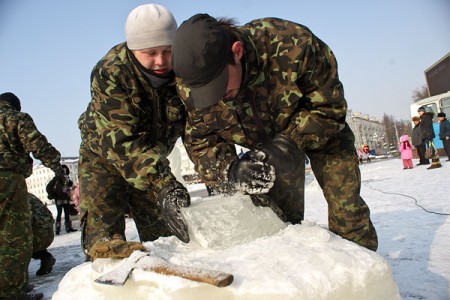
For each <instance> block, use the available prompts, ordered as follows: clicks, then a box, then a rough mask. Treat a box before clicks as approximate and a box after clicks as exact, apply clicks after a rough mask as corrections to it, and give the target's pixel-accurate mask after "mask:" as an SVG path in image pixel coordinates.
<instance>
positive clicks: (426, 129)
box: [417, 106, 442, 170]
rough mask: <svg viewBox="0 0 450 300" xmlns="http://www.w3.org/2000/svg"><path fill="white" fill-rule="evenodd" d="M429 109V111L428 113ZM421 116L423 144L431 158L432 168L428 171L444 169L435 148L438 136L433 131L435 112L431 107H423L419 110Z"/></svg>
mask: <svg viewBox="0 0 450 300" xmlns="http://www.w3.org/2000/svg"><path fill="white" fill-rule="evenodd" d="M427 109H428V110H429V111H427ZM417 112H418V113H419V116H420V134H421V136H422V140H423V143H424V144H425V146H426V147H427V150H426V152H427V153H429V154H428V157H429V158H431V166H429V167H428V168H427V169H428V170H432V169H436V168H440V167H442V165H441V162H440V160H439V154H438V152H437V150H436V147H434V143H433V139H434V137H435V136H436V134H435V133H434V129H433V115H434V112H433V111H432V110H430V108H429V107H424V106H421V107H419V108H418V109H417Z"/></svg>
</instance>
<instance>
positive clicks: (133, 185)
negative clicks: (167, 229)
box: [78, 43, 186, 248]
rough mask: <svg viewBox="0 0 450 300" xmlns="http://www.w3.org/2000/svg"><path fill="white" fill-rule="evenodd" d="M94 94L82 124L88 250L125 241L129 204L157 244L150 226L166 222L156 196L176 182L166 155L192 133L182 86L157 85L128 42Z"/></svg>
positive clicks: (100, 75) (106, 64)
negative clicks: (117, 238)
mask: <svg viewBox="0 0 450 300" xmlns="http://www.w3.org/2000/svg"><path fill="white" fill-rule="evenodd" d="M91 96H92V100H91V102H90V103H89V105H88V108H87V110H86V112H85V113H83V114H82V115H81V117H80V119H79V122H78V124H79V128H80V131H81V139H82V141H81V145H80V165H79V180H80V202H81V203H80V207H81V209H82V211H81V217H82V219H83V222H84V223H83V225H82V226H83V236H84V238H85V240H84V242H83V246H84V247H85V248H86V247H87V248H89V247H91V246H92V244H93V243H94V242H95V241H96V240H98V239H100V238H102V237H104V238H111V237H112V235H113V234H116V233H117V234H120V235H122V236H123V235H124V232H123V230H124V221H123V211H124V207H125V205H128V204H127V202H129V205H130V209H131V212H132V215H133V218H134V219H135V222H136V225H137V227H138V231H139V234H140V238H141V240H143V241H145V240H152V239H155V238H156V237H157V235H158V234H159V232H160V230H159V229H158V228H151V227H153V226H155V224H159V218H158V217H157V216H156V212H157V210H156V206H155V205H156V204H155V203H154V199H155V195H156V194H158V193H159V192H160V191H161V189H162V187H163V186H164V185H165V184H166V183H168V182H169V181H170V180H174V179H175V177H174V175H173V174H172V172H171V170H170V166H169V160H168V159H167V155H168V154H169V153H170V152H171V150H172V149H173V147H174V145H175V142H176V141H177V139H178V138H180V137H181V136H182V134H183V132H184V127H185V118H186V112H185V109H184V106H183V103H182V102H181V101H180V99H179V97H178V95H177V92H176V89H175V81H174V80H173V79H172V80H170V81H169V82H167V83H166V84H164V85H162V86H160V87H158V88H154V87H152V85H151V84H150V81H149V80H148V78H147V77H146V74H143V72H142V71H141V69H140V68H139V67H138V65H137V63H136V61H135V59H134V56H133V54H132V53H131V52H130V51H129V50H128V49H127V47H126V45H125V43H122V44H119V45H117V46H115V47H113V48H112V49H111V50H110V51H109V52H108V53H107V54H106V55H105V56H104V57H103V58H102V59H101V60H100V61H99V62H98V64H97V65H96V66H95V67H94V70H93V71H92V74H91ZM94 164H95V166H94ZM150 202H152V203H150ZM158 226H159V225H158Z"/></svg>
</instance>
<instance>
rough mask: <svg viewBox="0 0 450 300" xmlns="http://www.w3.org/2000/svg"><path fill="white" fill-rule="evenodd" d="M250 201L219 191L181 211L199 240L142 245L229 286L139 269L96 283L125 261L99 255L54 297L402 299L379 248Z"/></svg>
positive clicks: (69, 275) (167, 239)
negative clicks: (121, 281)
mask: <svg viewBox="0 0 450 300" xmlns="http://www.w3.org/2000/svg"><path fill="white" fill-rule="evenodd" d="M249 201H250V199H249V198H248V197H237V198H235V199H232V198H228V197H220V196H217V197H215V199H212V200H209V199H208V200H205V203H203V199H202V201H200V202H198V203H195V205H192V207H191V209H190V210H189V211H188V212H187V211H185V212H183V214H184V215H185V216H186V218H187V219H188V223H189V225H190V226H192V228H193V229H192V236H191V238H192V239H193V240H194V239H195V240H196V241H198V243H197V242H191V243H189V244H185V243H182V242H181V241H179V240H178V239H177V238H176V237H174V236H172V237H165V238H159V239H158V240H156V241H153V242H146V243H144V246H145V247H146V248H147V250H148V251H150V252H151V253H152V254H154V255H156V256H160V257H163V258H164V259H166V260H167V261H170V262H171V263H173V264H177V265H183V266H188V267H197V268H204V269H209V270H217V271H221V272H226V273H230V274H233V276H234V281H233V283H232V284H231V285H229V286H227V287H222V288H219V287H215V286H212V285H209V284H205V283H198V282H194V281H190V280H186V279H183V278H180V277H175V276H167V275H162V274H157V273H154V272H149V271H144V270H142V269H139V268H136V269H134V271H133V272H132V273H131V275H130V277H129V279H128V281H127V282H126V283H125V285H124V286H109V285H103V284H98V283H95V282H94V280H95V279H97V278H98V277H100V276H101V275H103V274H105V273H106V272H109V271H111V270H113V269H115V268H117V267H118V266H119V265H120V264H122V263H124V262H123V261H122V260H117V259H116V260H113V259H97V260H96V261H95V263H84V264H82V265H80V266H78V267H76V268H74V269H72V270H71V271H70V272H68V273H67V274H66V275H65V277H64V278H63V280H62V281H61V282H60V284H59V287H58V291H57V292H56V293H55V294H54V295H53V297H52V299H53V300H71V299H74V300H80V299H98V300H101V299H105V300H106V299H107V300H115V299H133V300H147V299H152V300H166V299H170V300H194V299H195V300H210V299H221V300H274V299H283V300H294V299H295V300H297V299H302V300H340V299H346V300H361V299H364V300H379V299H383V300H401V297H400V293H399V290H398V287H397V284H396V283H395V281H394V279H393V276H392V271H391V268H390V266H389V264H388V263H387V261H386V260H385V259H384V258H383V257H382V256H380V255H379V254H377V253H376V252H373V251H370V250H368V249H366V248H363V247H360V246H358V245H357V244H355V243H352V242H350V241H347V240H345V239H342V238H341V237H339V236H337V235H335V234H333V233H331V232H330V231H328V230H327V229H326V228H323V227H321V226H319V225H316V224H314V223H311V222H308V221H304V222H303V223H302V225H286V224H280V221H279V219H278V217H276V215H275V214H273V213H272V214H271V213H268V212H267V209H260V208H254V207H252V203H249ZM206 202H207V203H206ZM250 202H251V201H250ZM261 211H262V212H261ZM271 227H274V228H275V229H273V228H272V229H273V231H270V230H269V229H270V228H271ZM283 228H284V229H283ZM221 236H222V237H223V239H225V240H226V241H221V240H220V238H221ZM233 239H236V240H238V241H233Z"/></svg>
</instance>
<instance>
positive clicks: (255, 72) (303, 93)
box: [177, 18, 347, 181]
mask: <svg viewBox="0 0 450 300" xmlns="http://www.w3.org/2000/svg"><path fill="white" fill-rule="evenodd" d="M235 31H236V34H237V35H238V36H239V38H240V40H241V41H242V42H243V45H244V58H243V60H242V61H243V64H244V67H245V74H244V78H243V83H242V85H241V90H240V92H239V95H238V96H237V97H236V98H235V99H231V100H226V101H224V100H222V101H220V102H218V103H217V104H215V105H213V106H211V107H207V108H203V109H195V108H194V107H193V105H192V100H191V99H190V97H189V88H188V87H187V86H186V85H185V84H183V82H182V81H181V80H180V79H178V86H177V88H178V93H179V94H180V98H181V99H182V100H183V101H184V102H185V104H186V106H187V107H188V121H187V125H186V136H185V146H186V149H187V151H188V154H189V155H190V158H191V159H192V161H193V162H194V164H195V165H196V168H197V171H198V172H199V173H200V174H201V175H202V176H203V178H204V179H205V180H208V181H209V180H212V181H217V180H223V179H224V178H221V176H223V174H225V172H224V171H225V170H226V168H227V167H228V165H229V163H230V162H231V161H232V160H234V159H236V151H235V148H234V145H233V144H239V145H242V146H244V147H247V148H250V149H259V148H261V147H262V146H263V145H264V144H266V143H269V142H270V141H271V139H272V137H273V136H274V135H275V134H277V133H284V134H286V135H287V136H289V137H290V138H291V139H293V140H294V141H295V142H296V143H297V145H298V146H299V147H300V148H301V149H303V150H314V149H318V148H320V147H322V146H323V145H324V144H325V143H326V142H327V141H328V139H329V138H330V137H331V136H332V135H333V134H335V133H336V132H338V131H340V130H342V129H343V128H344V124H345V115H346V110H347V103H346V100H345V98H344V92H343V86H342V84H341V82H340V81H339V78H338V74H337V62H336V60H335V57H334V55H333V53H332V51H331V50H330V48H329V47H328V46H327V45H326V44H325V43H324V42H322V41H321V40H320V39H319V38H317V37H316V36H315V35H314V34H313V33H312V32H311V31H310V30H309V29H308V28H306V27H304V26H302V25H299V24H296V23H292V22H289V21H284V20H280V19H276V18H267V19H260V20H254V21H252V22H250V23H248V24H246V25H244V26H242V27H238V28H236V29H235Z"/></svg>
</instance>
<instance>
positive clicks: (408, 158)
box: [398, 134, 413, 170]
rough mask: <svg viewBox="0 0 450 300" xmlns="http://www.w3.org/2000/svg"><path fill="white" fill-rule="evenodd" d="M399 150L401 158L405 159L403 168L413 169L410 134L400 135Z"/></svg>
mask: <svg viewBox="0 0 450 300" xmlns="http://www.w3.org/2000/svg"><path fill="white" fill-rule="evenodd" d="M398 150H399V151H400V158H401V159H402V161H403V170H406V169H412V168H413V163H412V147H411V144H410V143H409V136H408V135H406V134H405V135H402V136H401V137H400V142H399V147H398Z"/></svg>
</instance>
